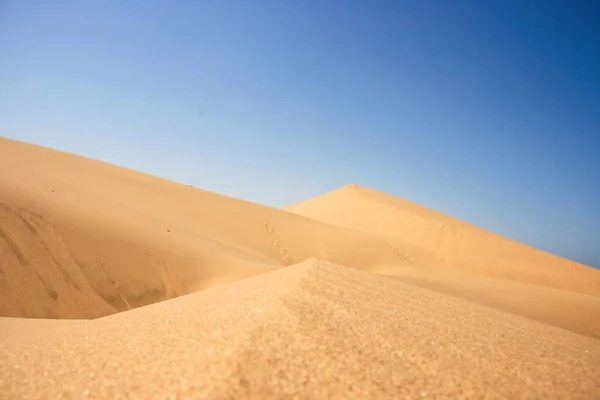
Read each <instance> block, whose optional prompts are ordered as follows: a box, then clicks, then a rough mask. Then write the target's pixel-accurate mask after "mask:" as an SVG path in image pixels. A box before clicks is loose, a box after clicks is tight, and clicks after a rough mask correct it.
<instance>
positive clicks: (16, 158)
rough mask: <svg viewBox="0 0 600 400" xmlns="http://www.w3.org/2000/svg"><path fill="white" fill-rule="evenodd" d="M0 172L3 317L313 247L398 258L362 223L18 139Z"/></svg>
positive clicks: (202, 284)
mask: <svg viewBox="0 0 600 400" xmlns="http://www.w3.org/2000/svg"><path fill="white" fill-rule="evenodd" d="M0 171H1V175H0V218H1V219H0V220H1V221H2V224H1V226H0V251H1V253H0V254H1V257H2V258H1V262H2V264H0V271H1V272H0V316H13V317H38V318H94V317H99V316H103V315H108V314H111V313H114V312H116V311H123V310H127V309H131V308H135V307H139V306H142V305H146V304H150V303H153V302H156V301H160V300H164V299H168V298H173V297H176V296H179V295H182V294H187V293H191V292H194V291H197V290H200V289H204V288H207V287H212V286H218V285H221V284H224V283H227V282H230V281H233V280H235V279H239V278H241V277H244V276H249V275H254V274H257V273H261V272H265V271H269V270H272V269H274V268H279V267H281V266H285V265H290V264H293V263H295V262H298V261H302V260H304V259H306V258H309V257H320V258H322V259H326V260H330V261H333V262H338V263H341V264H344V265H348V266H352V267H357V268H369V266H371V265H375V264H379V263H382V262H388V263H396V262H401V261H402V260H400V259H399V258H398V256H397V255H396V254H395V253H394V250H393V249H392V248H391V247H390V246H389V245H388V244H387V243H386V242H385V240H383V239H381V238H379V237H376V236H375V235H372V234H369V233H364V232H360V231H355V230H349V229H346V228H342V227H337V226H332V225H329V224H325V223H321V222H317V221H313V220H310V219H307V218H304V217H300V216H297V215H294V214H291V213H288V212H284V211H280V210H277V209H273V208H269V207H265V206H261V205H258V204H253V203H249V202H246V201H242V200H238V199H233V198H230V197H226V196H221V195H218V194H215V193H211V192H207V191H203V190H200V189H195V188H192V187H189V186H186V185H181V184H176V183H173V182H170V181H167V180H163V179H159V178H156V177H153V176H149V175H145V174H142V173H139V172H135V171H131V170H128V169H125V168H121V167H117V166H113V165H109V164H106V163H102V162H98V161H95V160H91V159H87V158H83V157H78V156H75V155H72V154H68V153H63V152H59V151H55V150H51V149H47V148H43V147H38V146H34V145H30V144H25V143H21V142H17V141H12V140H7V139H2V140H0ZM349 249H352V251H349Z"/></svg>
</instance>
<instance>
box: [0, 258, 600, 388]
mask: <svg viewBox="0 0 600 400" xmlns="http://www.w3.org/2000/svg"><path fill="white" fill-rule="evenodd" d="M0 326H1V325H0ZM3 344H4V346H0V376H1V377H2V378H3V379H1V380H0V392H1V393H3V395H4V397H3V398H6V399H7V400H8V399H23V398H27V399H47V398H57V397H58V395H59V394H60V395H61V398H63V399H80V398H94V399H109V398H110V399H119V398H130V397H136V398H211V399H249V398H251V399H281V398H292V397H294V398H303V399H317V398H319V399H321V398H323V399H325V398H340V399H341V398H344V399H349V398H357V399H364V398H390V399H405V398H406V399H408V398H410V399H413V398H432V399H457V398H494V399H496V398H498V399H499V398H503V399H516V398H536V399H537V398H540V399H549V398H552V399H554V398H556V399H561V398H568V399H597V398H599V397H600V387H599V386H598V377H599V376H600V342H599V341H598V340H594V339H591V338H587V337H585V336H581V335H577V334H574V333H571V332H568V331H565V330H562V329H558V328H554V327H551V326H548V325H544V324H540V323H538V322H535V321H531V320H528V319H525V318H520V317H516V316H513V315H510V314H508V313H503V312H499V311H496V310H493V309H489V308H486V307H482V306H479V305H475V304H472V303H469V302H465V301H461V300H458V299H455V298H452V297H449V296H445V295H441V294H438V293H435V292H432V291H429V290H424V289H420V288H417V287H414V286H411V285H406V284H403V283H400V282H397V281H394V280H391V279H386V278H383V277H379V276H376V275H372V274H368V273H364V272H360V271H357V270H354V269H349V268H344V267H341V266H337V265H332V264H329V263H325V262H321V261H317V260H307V261H305V262H303V263H300V264H299V265H294V266H291V267H289V268H283V269H279V270H277V271H274V272H269V273H267V274H262V275H260V276H255V277H251V278H247V279H243V280H239V281H237V282H233V283H230V284H228V285H226V286H223V287H219V288H213V289H209V290H207V291H204V292H201V293H194V294H190V295H188V296H183V297H180V298H177V299H173V300H168V301H165V302H161V303H158V304H153V305H150V306H148V307H142V308H138V309H136V310H131V311H128V312H125V313H119V314H116V315H111V316H108V317H105V318H101V319H98V320H96V321H91V322H88V323H83V324H78V325H70V326H65V327H64V328H57V329H53V330H47V331H45V332H42V333H37V332H32V333H31V334H16V335H14V336H12V337H8V338H6V339H5V340H4V341H3Z"/></svg>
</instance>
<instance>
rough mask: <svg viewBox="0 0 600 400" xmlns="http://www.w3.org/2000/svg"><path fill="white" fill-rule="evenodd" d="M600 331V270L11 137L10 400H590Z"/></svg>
mask: <svg viewBox="0 0 600 400" xmlns="http://www.w3.org/2000/svg"><path fill="white" fill-rule="evenodd" d="M378 275H382V276H378ZM598 316H600V271H597V270H594V269H592V268H590V267H587V266H584V265H581V264H577V263H575V262H572V261H569V260H566V259H562V258H560V257H557V256H554V255H551V254H548V253H545V252H542V251H539V250H536V249H533V248H531V247H528V246H525V245H523V244H520V243H517V242H514V241H511V240H509V239H507V238H503V237H501V236H498V235H495V234H493V233H491V232H488V231H485V230H483V229H481V228H478V227H475V226H473V225H470V224H467V223H464V222H462V221H460V220H457V219H454V218H451V217H449V216H446V215H443V214H440V213H437V212H435V211H432V210H429V209H427V208H424V207H421V206H418V205H416V204H413V203H410V202H407V201H405V200H402V199H399V198H396V197H394V196H390V195H387V194H385V193H380V192H377V191H374V190H370V189H367V188H363V187H358V186H356V185H349V186H346V187H344V188H341V189H338V190H335V191H333V192H330V193H327V194H325V195H323V196H319V197H316V198H314V199H310V200H306V201H303V202H301V203H298V204H295V205H292V206H289V207H286V208H285V209H284V210H278V209H274V208H270V207H266V206H262V205H259V204H254V203H250V202H247V201H244V200H240V199H235V198H231V197H227V196H222V195H219V194H216V193H211V192H208V191H204V190H200V189H196V188H193V187H190V186H189V185H184V184H178V183H174V182H170V181H167V180H164V179H160V178H157V177H153V176H150V175H146V174H143V173H140V172H136V171H132V170H129V169H126V168H122V167H117V166H114V165H110V164H106V163H103V162H99V161H96V160H91V159H87V158H84V157H80V156H76V155H73V154H68V153H64V152H60V151H56V150H52V149H48V148H44V147H40V146H35V145H31V144H26V143H22V142H18V141H14V140H8V139H1V138H0V317H4V318H0V397H1V398H3V399H4V398H8V399H21V398H40V399H41V398H44V399H46V398H77V399H79V398H99V399H100V398H150V397H151V398H184V397H188V396H189V397H191V398H217V399H228V398H374V397H383V398H442V399H443V398H484V397H485V396H487V397H485V398H586V399H597V398H600V392H599V390H600V386H598V382H599V380H598V376H600V341H598V340H597V339H599V338H600V319H599V318H598ZM7 317H10V318H7ZM90 319H92V320H90ZM61 396H62V397H61Z"/></svg>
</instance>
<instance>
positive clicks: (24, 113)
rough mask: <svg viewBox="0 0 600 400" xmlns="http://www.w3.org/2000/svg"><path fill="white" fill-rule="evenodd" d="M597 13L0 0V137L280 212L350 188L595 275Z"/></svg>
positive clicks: (497, 4)
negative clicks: (413, 205)
mask: <svg viewBox="0 0 600 400" xmlns="http://www.w3.org/2000/svg"><path fill="white" fill-rule="evenodd" d="M599 4H600V3H598V2H596V1H589V2H588V3H587V4H586V2H585V1H552V0H548V1H541V0H540V1H527V0H516V1H510V0H502V1H481V0H474V1H442V0H440V1H426V0H425V1H417V0H415V1H399V0H394V1H364V0H357V1H351V0H340V1H336V0H326V1H320V0H319V1H317V0H314V1H311V0H302V1H299V0H273V1H260V0H237V1H236V0H194V1H187V2H186V1H183V0H177V1H165V0H161V1H151V0H139V1H136V0H114V1H107V0H103V1H79V0H73V1H45V0H44V1H41V0H40V1H27V0H14V1H11V0H8V1H7V0H0V136H6V137H11V138H16V139H20V140H24V141H29V142H34V143H39V144H43V145H47V146H51V147H55V148H59V149H63V150H67V151H71V152H75V153H79V154H83V155H87V156H91V157H94V158H99V159H102V160H105V161H108V162H112V163H116V164H120V165H125V166H128V167H131V168H134V169H138V170H142V171H145V172H149V173H152V174H155V175H159V176H163V177H166V178H170V179H174V180H177V181H179V182H183V183H187V184H193V185H194V186H197V187H201V188H204V189H208V190H213V191H217V192H220V193H224V194H228V195H232V196H235V197H241V198H244V199H247V200H251V201H256V202H259V203H263V204H268V205H272V206H283V205H286V204H289V203H293V202H296V201H299V200H303V199H305V198H308V197H312V196H314V195H318V194H320V193H323V192H326V191H329V190H332V189H335V188H337V187H339V186H342V185H344V184H347V183H357V184H360V185H364V186H368V187H371V188H374V189H378V190H382V191H385V192H388V193H391V194H394V195H397V196H400V197H403V198H406V199H409V200H412V201H415V202H417V203H420V204H423V205H425V206H428V207H432V208H434V209H437V210H439V211H442V212H445V213H448V214H450V215H453V216H455V217H458V218H461V219H464V220H466V221H469V222H472V223H475V224H477V225H479V226H482V227H485V228H487V229H490V230H492V231H495V232H497V233H500V234H503V235H506V236H508V237H511V238H514V239H517V240H520V241H522V242H525V243H527V244H530V245H533V246H536V247H539V248H542V249H545V250H548V251H551V252H554V253H558V254H560V255H564V256H567V257H570V258H573V259H576V260H578V261H582V262H585V263H588V264H593V265H596V266H600V44H599V43H600V25H599V24H598V21H599V20H600V6H599Z"/></svg>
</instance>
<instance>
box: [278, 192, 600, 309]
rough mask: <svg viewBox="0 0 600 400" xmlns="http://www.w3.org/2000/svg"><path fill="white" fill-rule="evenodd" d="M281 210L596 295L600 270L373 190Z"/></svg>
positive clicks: (484, 270) (477, 267)
mask: <svg viewBox="0 0 600 400" xmlns="http://www.w3.org/2000/svg"><path fill="white" fill-rule="evenodd" d="M284 209H285V210H288V211H291V212H294V213H297V214H299V215H303V216H306V217H309V218H313V219H316V220H319V221H324V222H328V223H331V224H337V225H339V226H345V227H349V228H353V229H359V230H363V231H365V232H372V233H377V234H381V235H384V236H386V237H388V238H390V240H398V241H402V242H406V243H411V244H413V245H414V246H416V247H418V248H420V249H422V250H423V251H425V252H426V253H428V254H430V255H431V256H433V257H435V258H436V259H437V262H434V263H432V264H431V265H437V266H444V267H455V268H459V269H462V270H465V271H469V272H473V273H476V274H480V275H486V276H488V277H496V278H502V279H507V280H513V281H518V282H523V283H529V284H534V285H542V286H548V287H553V288H558V289H564V290H569V291H573V292H577V293H581V294H585V295H593V296H596V297H599V296H600V271H597V270H595V269H593V268H591V267H588V266H586V265H582V264H579V263H576V262H573V261H570V260H567V259H565V258H561V257H558V256H556V255H552V254H549V253H546V252H544V251H541V250H537V249H534V248H532V247H529V246H526V245H524V244H521V243H518V242H515V241H513V240H510V239H507V238H505V237H502V236H500V235H496V234H494V233H492V232H489V231H486V230H484V229H481V228H478V227H476V226H474V225H471V224H468V223H465V222H463V221H460V220H458V219H455V218H452V217H450V216H447V215H444V214H442V213H439V212H436V211H433V210H431V209H428V208H426V207H423V206H420V205H417V204H415V203H411V202H409V201H406V200H403V199H400V198H398V197H395V196H391V195H389V194H386V193H382V192H378V191H376V190H372V189H368V188H365V187H360V186H357V185H347V186H344V187H342V188H340V189H337V190H334V191H332V192H329V193H326V194H324V195H321V196H317V197H315V198H312V199H308V200H305V201H302V202H300V203H297V204H293V205H290V206H287V207H285V208H284Z"/></svg>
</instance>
